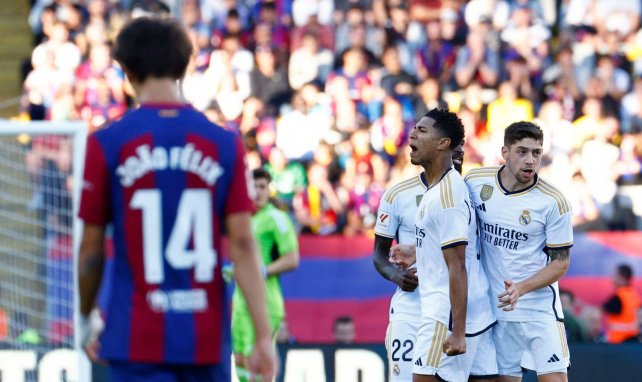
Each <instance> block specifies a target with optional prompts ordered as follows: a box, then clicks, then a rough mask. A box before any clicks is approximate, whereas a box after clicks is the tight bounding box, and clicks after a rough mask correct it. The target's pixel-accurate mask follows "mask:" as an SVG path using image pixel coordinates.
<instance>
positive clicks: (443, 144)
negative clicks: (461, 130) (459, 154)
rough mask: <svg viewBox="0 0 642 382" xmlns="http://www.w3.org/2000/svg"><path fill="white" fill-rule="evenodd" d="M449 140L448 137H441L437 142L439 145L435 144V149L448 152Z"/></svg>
mask: <svg viewBox="0 0 642 382" xmlns="http://www.w3.org/2000/svg"><path fill="white" fill-rule="evenodd" d="M450 142H451V140H450V138H448V137H443V138H441V139H440V140H439V143H438V144H437V149H439V150H450Z"/></svg>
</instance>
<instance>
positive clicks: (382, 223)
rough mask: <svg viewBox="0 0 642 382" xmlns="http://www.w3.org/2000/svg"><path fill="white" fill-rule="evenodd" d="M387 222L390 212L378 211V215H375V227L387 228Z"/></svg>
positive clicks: (388, 221) (388, 222)
mask: <svg viewBox="0 0 642 382" xmlns="http://www.w3.org/2000/svg"><path fill="white" fill-rule="evenodd" d="M389 224H390V214H387V213H385V212H380V213H379V216H378V217H377V227H379V228H382V229H388V225H389Z"/></svg>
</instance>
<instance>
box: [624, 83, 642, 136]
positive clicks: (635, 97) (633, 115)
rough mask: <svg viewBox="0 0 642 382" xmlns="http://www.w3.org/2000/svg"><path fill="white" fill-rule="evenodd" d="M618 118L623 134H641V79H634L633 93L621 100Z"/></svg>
mask: <svg viewBox="0 0 642 382" xmlns="http://www.w3.org/2000/svg"><path fill="white" fill-rule="evenodd" d="M620 118H621V121H622V126H621V130H622V132H623V133H639V132H642V77H638V78H636V79H635V83H634V86H633V91H631V92H630V93H628V94H626V95H625V96H624V97H623V98H622V108H621V109H620Z"/></svg>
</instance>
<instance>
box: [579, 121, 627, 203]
mask: <svg viewBox="0 0 642 382" xmlns="http://www.w3.org/2000/svg"><path fill="white" fill-rule="evenodd" d="M617 131H618V125H617V120H616V119H614V118H607V119H604V120H603V121H602V123H601V124H599V125H598V126H597V128H596V129H595V135H594V137H593V138H592V139H589V140H587V141H586V142H584V144H583V145H582V150H581V157H582V162H581V171H582V175H583V176H584V179H586V185H587V186H588V188H589V190H590V191H591V195H592V196H593V198H594V199H595V200H596V201H597V202H598V204H599V206H600V207H601V208H603V207H604V206H606V205H607V204H609V203H610V201H611V200H612V199H613V197H614V196H615V194H616V193H617V184H616V183H615V181H616V180H617V178H618V176H619V175H618V174H617V173H615V172H614V171H613V169H615V168H616V164H617V162H618V159H619V158H620V149H619V148H618V147H617V146H615V145H614V144H612V143H611V139H612V138H613V136H614V135H615V134H617Z"/></svg>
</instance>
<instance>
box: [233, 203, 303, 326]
mask: <svg viewBox="0 0 642 382" xmlns="http://www.w3.org/2000/svg"><path fill="white" fill-rule="evenodd" d="M252 232H253V233H254V238H255V239H256V242H257V244H258V247H259V253H260V256H261V263H260V264H262V265H264V266H267V265H268V264H270V263H272V262H273V261H274V260H276V259H278V258H279V257H280V256H283V255H285V254H287V253H290V252H295V251H298V249H299V243H298V241H297V236H296V231H295V230H294V226H293V225H292V221H291V220H290V217H289V216H288V215H287V214H286V213H285V212H283V211H281V210H279V209H278V208H276V207H275V206H274V205H273V204H272V203H268V204H267V205H266V206H265V207H263V208H261V209H260V210H259V211H258V212H257V213H256V214H254V216H252ZM265 296H266V302H267V303H266V305H267V310H268V315H269V316H270V317H275V318H282V317H284V315H285V308H284V306H283V294H282V292H281V284H280V283H279V278H278V276H270V277H268V278H266V279H265ZM232 307H233V314H238V313H245V314H249V313H248V309H247V304H246V302H245V298H244V297H243V294H242V293H241V290H240V288H236V289H235V290H234V295H233V296H232Z"/></svg>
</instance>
